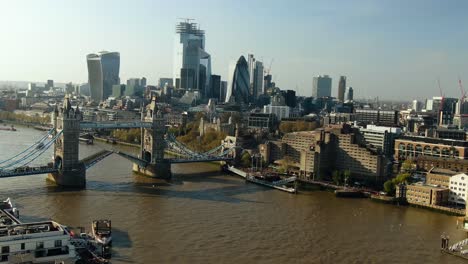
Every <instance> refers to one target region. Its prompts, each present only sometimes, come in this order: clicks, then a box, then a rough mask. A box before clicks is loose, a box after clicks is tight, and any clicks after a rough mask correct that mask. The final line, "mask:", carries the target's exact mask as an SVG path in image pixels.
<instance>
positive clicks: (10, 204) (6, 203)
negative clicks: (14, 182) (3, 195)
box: [0, 197, 19, 218]
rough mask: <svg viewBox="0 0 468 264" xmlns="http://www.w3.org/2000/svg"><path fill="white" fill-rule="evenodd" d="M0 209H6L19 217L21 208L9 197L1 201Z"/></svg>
mask: <svg viewBox="0 0 468 264" xmlns="http://www.w3.org/2000/svg"><path fill="white" fill-rule="evenodd" d="M0 209H2V210H5V211H6V212H8V213H10V214H12V215H13V216H14V217H16V218H19V210H18V208H16V207H15V206H14V205H13V202H12V201H11V199H10V198H9V197H8V198H7V199H6V200H4V201H2V202H1V203H0Z"/></svg>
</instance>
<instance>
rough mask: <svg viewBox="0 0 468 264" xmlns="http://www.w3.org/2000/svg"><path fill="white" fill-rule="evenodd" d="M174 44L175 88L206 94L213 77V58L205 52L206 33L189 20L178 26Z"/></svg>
mask: <svg viewBox="0 0 468 264" xmlns="http://www.w3.org/2000/svg"><path fill="white" fill-rule="evenodd" d="M174 44H175V48H174V82H173V83H174V84H175V88H177V89H185V90H198V91H199V92H200V93H201V94H204V93H205V91H206V90H207V89H208V85H209V81H210V77H211V56H210V54H209V53H207V52H206V51H205V32H204V31H203V30H201V29H200V27H199V26H198V24H197V23H192V22H190V20H188V19H187V20H186V21H183V22H180V23H179V24H177V25H176V36H175V43H174Z"/></svg>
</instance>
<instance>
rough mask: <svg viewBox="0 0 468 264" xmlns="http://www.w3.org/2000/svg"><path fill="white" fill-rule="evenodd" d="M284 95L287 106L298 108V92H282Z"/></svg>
mask: <svg viewBox="0 0 468 264" xmlns="http://www.w3.org/2000/svg"><path fill="white" fill-rule="evenodd" d="M282 94H283V96H284V101H285V104H286V105H287V106H289V107H291V108H294V107H296V91H293V90H287V91H282Z"/></svg>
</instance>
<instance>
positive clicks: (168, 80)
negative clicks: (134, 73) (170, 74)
mask: <svg viewBox="0 0 468 264" xmlns="http://www.w3.org/2000/svg"><path fill="white" fill-rule="evenodd" d="M166 84H167V85H168V86H170V87H173V86H174V85H173V79H172V78H159V81H158V87H159V88H163V87H164V86H165V85H166Z"/></svg>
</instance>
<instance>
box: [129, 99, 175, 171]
mask: <svg viewBox="0 0 468 264" xmlns="http://www.w3.org/2000/svg"><path fill="white" fill-rule="evenodd" d="M142 121H143V122H146V123H152V126H151V128H142V130H143V132H142V139H141V158H142V159H144V160H146V161H147V162H149V164H148V165H147V166H146V167H141V166H140V165H138V164H136V163H134V164H133V171H134V172H137V173H140V174H144V175H146V176H151V177H157V178H164V179H169V178H170V177H171V165H170V163H168V162H167V161H166V160H165V159H164V150H165V148H166V142H165V140H164V136H165V134H166V120H165V119H164V115H163V113H162V111H161V110H160V109H158V106H157V104H156V98H155V97H153V98H152V100H151V103H150V104H149V106H148V108H147V110H146V115H142Z"/></svg>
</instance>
